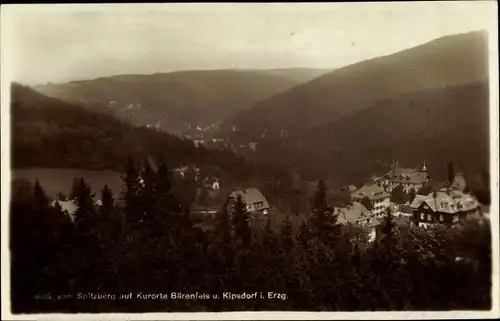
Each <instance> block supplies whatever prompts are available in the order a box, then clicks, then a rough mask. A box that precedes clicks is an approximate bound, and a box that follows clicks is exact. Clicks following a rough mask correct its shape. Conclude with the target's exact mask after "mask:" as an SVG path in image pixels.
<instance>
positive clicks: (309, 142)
mask: <svg viewBox="0 0 500 321" xmlns="http://www.w3.org/2000/svg"><path fill="white" fill-rule="evenodd" d="M488 99H489V95H488V85H487V83H478V84H470V85H463V86H456V87H453V88H443V89H434V90H426V91H420V92H414V93H410V94H404V95H401V96H398V97H396V98H392V99H389V100H382V101H380V102H378V103H376V104H375V105H374V106H372V107H371V108H367V109H364V110H361V111H359V112H356V113H354V114H352V115H351V116H348V117H346V118H344V119H341V120H339V121H336V122H332V123H330V124H327V125H323V126H320V127H318V128H315V129H313V130H311V131H310V132H308V133H307V134H306V135H304V136H303V137H302V138H301V139H300V142H299V145H298V149H299V155H302V156H301V157H302V160H301V161H302V164H303V166H304V168H308V169H309V170H312V169H317V170H318V174H321V172H319V171H320V170H327V171H328V173H329V174H330V175H333V176H335V177H339V178H340V177H341V178H342V179H344V180H345V181H350V180H352V179H355V178H357V179H363V178H367V177H369V176H370V175H371V174H373V173H379V174H381V173H383V172H384V171H385V170H387V169H388V167H389V166H390V162H391V161H392V160H394V159H398V160H399V162H400V164H405V165H407V166H414V167H419V166H421V165H422V162H423V161H426V162H427V164H428V168H429V170H430V172H431V174H432V175H435V176H440V175H441V176H442V177H444V176H443V175H446V164H447V162H448V161H450V160H451V161H453V162H454V163H455V164H456V165H457V166H458V167H459V168H460V169H461V170H463V171H465V172H466V173H474V174H477V173H480V172H481V171H482V170H488V169H489V116H488V114H489V109H488V105H489V100H488Z"/></svg>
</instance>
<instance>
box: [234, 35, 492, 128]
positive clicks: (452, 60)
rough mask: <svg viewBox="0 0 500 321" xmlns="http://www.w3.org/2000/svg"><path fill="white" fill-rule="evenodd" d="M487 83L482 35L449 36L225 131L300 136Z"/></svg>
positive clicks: (268, 106)
mask: <svg viewBox="0 0 500 321" xmlns="http://www.w3.org/2000/svg"><path fill="white" fill-rule="evenodd" d="M487 79H488V67H487V42H486V37H485V33H484V32H482V31H479V32H471V33H466V34H459V35H450V36H445V37H442V38H438V39H435V40H432V41H430V42H427V43H425V44H423V45H420V46H417V47H413V48H409V49H406V50H403V51H400V52H397V53H393V54H390V55H386V56H382V57H377V58H373V59H369V60H365V61H361V62H357V63H354V64H351V65H348V66H345V67H342V68H339V69H335V70H333V71H331V72H328V73H326V74H323V75H321V76H319V77H318V78H315V79H313V80H311V81H310V82H307V83H303V84H301V85H298V86H296V87H294V88H291V89H289V90H287V91H284V92H282V93H279V94H277V95H275V96H273V97H271V98H269V99H267V100H265V101H262V102H260V103H258V104H256V105H255V106H254V107H252V108H250V109H248V110H246V111H243V112H241V113H239V114H237V115H235V116H234V117H233V118H232V119H229V120H228V121H227V122H225V126H224V128H225V129H226V130H227V129H228V128H232V126H236V127H238V128H240V129H241V130H242V131H248V132H249V133H252V135H253V136H256V135H258V134H260V132H262V131H263V130H265V129H268V130H273V129H274V130H280V129H287V130H289V131H293V132H303V131H304V130H307V129H310V128H311V127H314V126H316V125H321V124H322V123H323V124H324V123H328V122H329V121H334V120H336V119H339V118H341V117H343V116H347V115H349V114H350V113H352V112H354V111H356V110H359V109H363V108H367V107H369V106H371V105H373V104H374V103H375V102H376V101H379V100H383V99H388V98H390V97H393V96H397V95H399V94H403V93H405V92H412V91H418V90H422V89H433V88H439V87H445V86H448V87H449V86H455V85H462V84H467V83H475V82H481V81H485V80H487ZM263 113H265V115H266V118H265V119H264V118H262V117H260V115H262V114H263Z"/></svg>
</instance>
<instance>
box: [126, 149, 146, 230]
mask: <svg viewBox="0 0 500 321" xmlns="http://www.w3.org/2000/svg"><path fill="white" fill-rule="evenodd" d="M123 181H124V190H123V192H122V198H123V200H124V201H125V215H126V219H127V222H129V223H132V224H136V223H138V222H140V221H142V218H143V211H142V209H141V206H140V199H139V193H140V190H141V184H140V177H139V170H138V169H137V166H136V165H135V163H134V161H133V160H132V158H130V157H129V158H128V160H127V165H126V166H125V176H124V177H123Z"/></svg>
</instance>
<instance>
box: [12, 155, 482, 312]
mask: <svg viewBox="0 0 500 321" xmlns="http://www.w3.org/2000/svg"><path fill="white" fill-rule="evenodd" d="M124 172H125V174H124V176H123V190H122V191H121V194H120V195H121V196H120V197H121V199H122V201H123V206H118V205H117V204H116V203H117V202H116V200H114V199H113V193H112V191H111V190H110V189H109V188H108V187H107V186H105V187H104V188H103V190H102V191H100V194H101V195H99V197H100V200H101V202H102V203H101V204H100V205H99V206H96V205H95V202H94V197H95V195H94V193H93V191H91V189H90V187H89V185H88V183H87V182H86V181H85V179H84V178H80V179H79V180H78V184H77V185H76V186H75V188H74V190H73V192H72V194H73V195H72V196H73V197H74V198H75V201H76V204H77V205H78V208H77V210H76V212H75V213H74V216H73V217H71V216H69V215H67V214H66V213H64V212H63V209H62V208H61V206H60V205H58V203H55V206H51V203H50V201H49V198H48V197H47V196H46V194H45V192H44V190H43V188H42V186H41V184H40V183H39V182H38V181H36V182H35V184H34V186H31V185H24V186H13V192H12V200H11V221H10V223H11V230H10V231H11V240H10V241H11V242H10V247H11V280H12V281H11V298H12V308H13V312H14V313H21V312H23V313H35V312H55V311H57V312H68V313H69V312H146V311H164V312H169V311H227V310H236V311H237V310H289V311H293V310H307V311H322V310H327V311H364V310H366V311H375V310H449V309H467V310H469V309H489V308H490V306H491V297H490V290H491V244H490V240H491V235H490V226H489V223H488V222H487V221H482V220H479V221H467V222H464V223H462V224H461V225H460V226H458V227H456V228H446V227H443V226H436V227H432V228H429V229H427V230H426V229H423V228H419V227H412V226H409V225H398V224H396V223H395V221H394V220H393V218H392V214H391V213H390V212H389V213H388V215H387V217H386V218H385V219H384V220H383V222H382V225H381V227H380V230H379V231H378V235H377V239H376V241H375V242H374V243H368V242H367V240H368V235H367V231H366V230H364V229H363V228H362V227H359V226H354V225H345V226H344V225H339V224H337V218H336V217H335V214H334V211H332V210H331V207H330V206H331V204H329V203H328V201H327V197H326V195H327V188H326V185H325V183H324V182H323V181H320V182H318V186H317V190H316V192H315V194H314V196H313V199H312V201H311V204H310V206H309V208H310V210H308V212H307V213H304V217H306V218H305V219H304V220H303V221H301V223H300V224H299V225H298V226H297V225H295V224H293V223H292V220H291V217H290V216H289V215H287V216H285V218H284V219H283V220H282V221H281V222H280V223H279V224H278V223H277V221H276V220H275V218H273V216H272V215H268V216H267V217H266V218H265V224H264V226H263V228H260V229H259V228H257V227H256V223H255V222H256V216H255V214H253V213H250V212H248V211H246V206H245V203H244V200H243V199H241V198H238V199H236V200H231V199H228V200H227V202H226V203H225V204H224V206H221V208H220V210H219V212H218V214H217V215H216V216H215V218H214V219H213V220H212V223H213V224H212V227H211V228H209V229H202V228H200V227H199V225H197V224H195V222H194V221H193V219H192V216H191V215H190V212H191V211H190V203H189V202H186V201H182V200H181V199H180V198H179V197H178V196H177V195H176V192H175V183H174V181H173V179H172V177H171V175H170V171H169V170H168V168H167V166H166V165H165V163H162V164H160V165H159V166H158V168H157V169H153V168H151V166H149V165H148V163H147V162H145V163H144V164H138V163H136V162H134V161H133V160H132V159H129V160H128V162H127V164H126V166H125V171H124ZM269 291H272V292H274V293H284V294H286V296H287V298H286V299H285V300H282V299H268V298H267V297H266V298H265V299H259V298H257V299H254V300H221V299H219V300H214V299H200V300H143V299H138V298H136V297H133V298H132V299H129V300H92V299H87V300H82V299H80V300H79V299H76V298H77V297H78V293H89V292H90V293H114V294H116V295H118V294H120V293H129V292H133V293H140V292H143V293H159V292H161V293H171V292H182V293H196V292H199V293H210V294H216V293H223V292H233V293H242V292H247V293H253V292H263V293H267V292H269ZM47 293H50V294H51V297H52V299H47V298H45V299H44V295H46V294H47ZM57 295H70V296H72V298H66V299H57Z"/></svg>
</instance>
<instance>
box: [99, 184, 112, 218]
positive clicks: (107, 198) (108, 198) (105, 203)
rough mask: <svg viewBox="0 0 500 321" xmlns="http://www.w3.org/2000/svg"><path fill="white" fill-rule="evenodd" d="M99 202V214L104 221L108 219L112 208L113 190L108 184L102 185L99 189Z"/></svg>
mask: <svg viewBox="0 0 500 321" xmlns="http://www.w3.org/2000/svg"><path fill="white" fill-rule="evenodd" d="M101 202H102V204H101V207H100V208H99V214H100V216H101V217H102V218H103V219H104V220H105V221H108V220H109V219H110V218H111V215H112V214H113V210H114V200H113V192H112V191H111V189H110V188H109V187H108V185H104V188H103V189H102V191H101Z"/></svg>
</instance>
